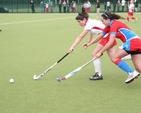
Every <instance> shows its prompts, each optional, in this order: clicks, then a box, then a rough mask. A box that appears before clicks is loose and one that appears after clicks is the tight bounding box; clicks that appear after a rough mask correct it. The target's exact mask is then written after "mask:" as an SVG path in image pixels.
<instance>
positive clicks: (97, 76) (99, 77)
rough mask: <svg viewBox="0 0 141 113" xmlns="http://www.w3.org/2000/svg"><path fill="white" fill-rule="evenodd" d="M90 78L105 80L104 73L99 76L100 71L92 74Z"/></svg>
mask: <svg viewBox="0 0 141 113" xmlns="http://www.w3.org/2000/svg"><path fill="white" fill-rule="evenodd" d="M89 79H90V80H103V77H102V75H101V76H99V74H98V73H95V75H93V76H91V77H90V78H89Z"/></svg>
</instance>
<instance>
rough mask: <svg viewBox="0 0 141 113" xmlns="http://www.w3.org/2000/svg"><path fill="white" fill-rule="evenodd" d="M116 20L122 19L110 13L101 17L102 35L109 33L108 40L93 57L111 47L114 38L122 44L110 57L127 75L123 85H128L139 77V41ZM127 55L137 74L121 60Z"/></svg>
mask: <svg viewBox="0 0 141 113" xmlns="http://www.w3.org/2000/svg"><path fill="white" fill-rule="evenodd" d="M117 19H124V18H123V17H121V16H120V15H117V14H114V13H111V12H105V13H103V14H102V15H101V20H102V23H103V24H104V25H105V26H106V27H105V29H104V30H103V32H102V34H103V36H104V35H105V34H106V33H107V32H109V33H110V39H109V41H108V43H107V44H106V45H105V46H104V47H103V48H102V49H101V50H100V51H99V52H98V53H97V54H96V55H95V57H97V58H100V57H101V55H102V54H103V52H105V51H107V50H108V49H109V48H111V47H112V44H113V42H114V41H115V38H119V39H120V40H121V41H122V42H123V44H122V46H121V47H120V48H119V49H118V50H117V51H116V52H115V53H114V54H113V55H112V57H111V60H112V61H113V62H114V63H115V64H116V65H117V66H118V67H119V68H121V69H122V70H124V71H125V72H127V73H128V78H127V80H126V81H125V83H130V82H132V81H133V80H134V79H135V78H137V77H138V76H139V75H140V74H139V72H141V39H140V38H139V36H138V35H136V33H134V32H133V31H132V30H131V29H130V28H129V27H128V26H127V25H126V24H124V23H122V22H121V21H117ZM102 34H101V35H102ZM95 40H96V39H95ZM95 40H92V41H91V42H90V43H89V44H88V45H87V47H88V46H90V45H91V44H93V43H94V42H95ZM128 54H131V58H132V62H133V64H134V66H135V68H136V70H137V71H139V72H137V71H135V70H134V69H132V68H131V67H130V66H129V65H128V64H126V63H125V62H124V61H123V60H122V59H121V58H122V57H124V56H126V55H128Z"/></svg>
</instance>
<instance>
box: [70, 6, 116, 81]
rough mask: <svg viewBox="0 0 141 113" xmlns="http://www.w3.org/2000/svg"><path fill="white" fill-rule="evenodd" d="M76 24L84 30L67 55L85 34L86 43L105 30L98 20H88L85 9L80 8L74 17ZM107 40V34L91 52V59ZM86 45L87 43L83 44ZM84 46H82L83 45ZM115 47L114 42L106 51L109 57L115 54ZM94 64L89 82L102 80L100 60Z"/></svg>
mask: <svg viewBox="0 0 141 113" xmlns="http://www.w3.org/2000/svg"><path fill="white" fill-rule="evenodd" d="M76 20H77V22H78V23H79V25H80V26H82V27H84V30H83V31H82V33H81V34H80V35H79V36H78V37H77V38H76V40H75V41H74V43H73V44H72V46H71V47H70V49H69V50H68V52H69V53H71V52H72V51H73V50H74V47H75V46H76V45H78V44H79V42H81V40H82V39H83V38H84V37H85V35H86V34H88V33H89V32H90V37H89V40H88V43H89V42H91V40H92V37H93V35H94V34H97V35H99V34H100V33H101V32H102V30H103V29H104V28H105V25H104V24H102V22H101V21H99V20H95V19H94V20H92V19H90V18H89V15H88V14H87V13H86V12H85V9H84V8H82V12H81V13H79V14H78V16H77V17H76ZM108 40H109V34H107V35H106V36H105V37H103V38H102V39H101V41H100V42H99V44H98V45H97V47H96V48H95V50H94V51H93V52H92V57H94V56H95V54H96V53H97V52H98V51H99V50H100V49H101V48H103V46H105V45H106V44H107V42H108ZM85 44H87V43H85ZM85 44H84V45H85ZM115 45H116V41H115V42H114V43H113V46H112V47H111V48H110V49H109V50H107V53H108V55H109V56H112V54H113V53H115V48H114V46H115ZM93 64H94V69H95V74H94V75H93V76H91V77H90V80H102V79H103V77H102V71H101V62H100V59H99V58H98V59H96V60H94V61H93Z"/></svg>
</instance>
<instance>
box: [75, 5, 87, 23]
mask: <svg viewBox="0 0 141 113" xmlns="http://www.w3.org/2000/svg"><path fill="white" fill-rule="evenodd" d="M84 18H85V19H88V18H89V15H88V14H87V12H86V11H85V8H84V7H82V12H81V13H78V15H77V16H76V18H75V19H76V20H83V19H84Z"/></svg>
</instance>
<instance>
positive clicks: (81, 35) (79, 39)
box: [68, 30, 89, 53]
mask: <svg viewBox="0 0 141 113" xmlns="http://www.w3.org/2000/svg"><path fill="white" fill-rule="evenodd" d="M88 32H89V31H88V30H84V31H83V32H82V33H81V34H80V35H79V36H78V37H77V38H76V40H75V41H74V42H73V44H72V46H71V47H70V49H69V50H68V52H69V53H71V52H72V51H73V49H74V47H75V46H77V45H78V44H79V43H80V42H81V40H82V39H83V38H84V37H85V35H86V34H87V33H88Z"/></svg>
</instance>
